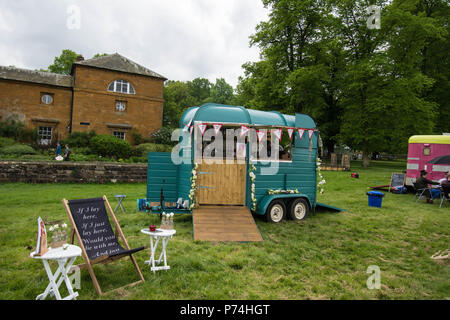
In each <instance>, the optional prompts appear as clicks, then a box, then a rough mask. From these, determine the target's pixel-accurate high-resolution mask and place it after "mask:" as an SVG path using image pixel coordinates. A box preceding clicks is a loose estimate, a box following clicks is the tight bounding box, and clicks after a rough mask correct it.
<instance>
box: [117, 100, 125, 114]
mask: <svg viewBox="0 0 450 320" xmlns="http://www.w3.org/2000/svg"><path fill="white" fill-rule="evenodd" d="M126 108H127V103H126V101H116V111H119V112H124V111H125V110H126Z"/></svg>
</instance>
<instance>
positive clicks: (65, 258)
mask: <svg viewBox="0 0 450 320" xmlns="http://www.w3.org/2000/svg"><path fill="white" fill-rule="evenodd" d="M79 256H81V248H80V247H78V246H75V245H69V246H68V247H67V249H66V250H64V249H63V248H62V247H59V248H55V249H49V250H48V252H46V253H45V254H44V255H42V256H34V252H31V253H30V257H31V258H33V259H40V260H42V263H43V264H44V268H45V271H46V272H47V276H48V280H49V282H50V283H49V284H48V286H47V288H46V289H45V291H44V292H43V293H41V294H40V295H38V296H37V297H36V300H45V298H47V296H48V294H50V295H54V296H55V297H56V300H72V299H76V297H78V292H74V291H73V288H72V283H71V281H70V279H69V277H68V275H67V273H68V272H69V270H70V268H71V267H72V264H73V263H74V261H75V259H76V258H77V257H79ZM49 260H54V261H57V262H58V269H57V270H56V272H55V273H52V270H51V268H50V266H49V264H48V261H49ZM58 277H60V278H59V280H58ZM63 281H64V282H65V283H66V287H67V290H68V291H69V295H68V296H67V297H65V298H61V294H60V293H59V287H60V285H61V284H62V282H63Z"/></svg>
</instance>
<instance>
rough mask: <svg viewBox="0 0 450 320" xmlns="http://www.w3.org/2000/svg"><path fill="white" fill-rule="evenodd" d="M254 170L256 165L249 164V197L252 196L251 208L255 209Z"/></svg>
mask: <svg viewBox="0 0 450 320" xmlns="http://www.w3.org/2000/svg"><path fill="white" fill-rule="evenodd" d="M254 171H256V167H255V166H254V165H253V164H250V168H249V169H248V172H249V174H248V175H249V176H250V182H251V189H250V190H251V197H252V210H253V211H255V210H256V202H257V201H256V195H255V190H256V187H255V179H256V175H255V173H254Z"/></svg>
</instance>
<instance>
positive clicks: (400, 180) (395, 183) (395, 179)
mask: <svg viewBox="0 0 450 320" xmlns="http://www.w3.org/2000/svg"><path fill="white" fill-rule="evenodd" d="M405 179H406V174H404V173H398V172H394V173H392V177H391V183H390V185H389V189H390V190H392V188H395V187H403V186H404V185H405Z"/></svg>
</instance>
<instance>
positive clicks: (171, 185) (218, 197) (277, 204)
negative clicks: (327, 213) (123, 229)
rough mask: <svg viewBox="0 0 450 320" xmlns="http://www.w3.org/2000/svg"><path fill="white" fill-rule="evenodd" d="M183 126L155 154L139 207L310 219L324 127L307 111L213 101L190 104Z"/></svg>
mask: <svg viewBox="0 0 450 320" xmlns="http://www.w3.org/2000/svg"><path fill="white" fill-rule="evenodd" d="M179 124H180V130H179V138H178V140H177V141H178V142H179V144H178V145H177V146H176V147H175V148H174V151H173V152H149V153H148V175H147V196H146V198H145V199H138V208H139V210H141V211H147V212H149V211H150V212H152V213H159V214H160V213H161V212H162V211H167V212H174V213H192V210H193V209H194V206H195V207H197V206H203V205H218V206H224V209H223V210H226V207H225V206H227V205H235V206H246V207H248V208H249V209H250V210H251V211H252V212H253V213H254V214H256V215H264V216H265V217H266V219H267V220H268V221H270V222H280V221H281V220H283V219H284V218H287V217H289V218H291V219H294V220H302V219H305V218H306V217H307V215H308V213H309V212H310V211H311V210H315V208H316V207H317V206H320V205H321V204H319V203H317V202H316V199H317V172H316V170H317V166H316V157H317V149H318V137H319V131H318V129H317V127H316V124H315V123H314V121H313V119H312V118H311V117H309V116H308V115H304V114H296V115H295V116H292V115H285V114H281V113H279V112H276V111H269V112H266V111H260V110H252V109H246V108H244V107H241V106H230V105H221V104H214V103H208V104H204V105H202V106H201V107H192V108H189V109H188V110H186V111H185V112H184V114H183V115H182V117H181V119H180V123H179ZM244 132H246V134H243V133H244ZM252 135H253V139H252V138H251V136H252ZM218 137H222V138H223V139H222V140H221V141H222V143H221V144H218V141H219V140H220V139H218ZM229 137H231V138H229ZM263 138H266V141H267V143H266V144H263V140H264V139H263ZM211 141H212V142H211ZM258 142H259V143H258ZM274 142H278V143H274ZM214 143H215V145H214ZM277 144H278V146H276V147H274V146H275V145H277ZM208 145H209V147H208ZM222 151H223V152H222ZM208 152H209V154H208V156H205V155H206V154H207V153H208ZM208 159H209V160H210V161H209V162H208V161H207V160H208ZM211 159H213V160H214V161H215V162H214V161H211ZM219 160H223V161H219ZM207 162H208V163H207ZM212 162H213V163H212ZM167 203H169V205H167ZM322 206H325V207H329V208H333V207H330V206H326V205H322ZM334 209H337V208H334Z"/></svg>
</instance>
